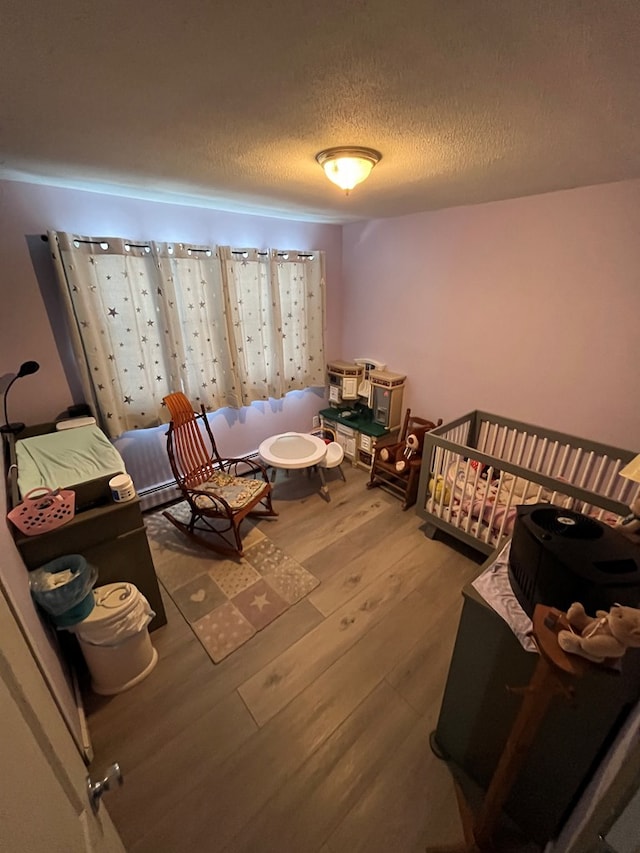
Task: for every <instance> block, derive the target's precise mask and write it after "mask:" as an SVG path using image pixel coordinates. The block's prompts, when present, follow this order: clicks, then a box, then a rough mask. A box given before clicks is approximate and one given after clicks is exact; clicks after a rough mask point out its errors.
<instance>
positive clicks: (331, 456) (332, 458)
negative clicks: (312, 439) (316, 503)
mask: <svg viewBox="0 0 640 853" xmlns="http://www.w3.org/2000/svg"><path fill="white" fill-rule="evenodd" d="M343 459H344V448H343V447H342V445H341V444H338V442H337V441H331V442H330V443H329V444H327V455H326V456H325V457H324V459H321V460H320V462H318V474H319V475H320V482H321V483H322V486H321V488H320V494H321V495H322V497H323V498H324V499H325V500H326V501H330V500H331V495H330V494H329V489H328V488H327V481H326V480H325V477H324V469H325V468H337V469H338V471H339V472H340V476H341V477H342V479H343V480H344V481H345V483H346V480H345V476H344V471H343V470H342V460H343Z"/></svg>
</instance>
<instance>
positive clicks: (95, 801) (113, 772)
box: [87, 761, 124, 814]
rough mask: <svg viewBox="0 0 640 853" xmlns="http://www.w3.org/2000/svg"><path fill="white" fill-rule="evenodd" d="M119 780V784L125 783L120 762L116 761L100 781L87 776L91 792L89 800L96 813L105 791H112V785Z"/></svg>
mask: <svg viewBox="0 0 640 853" xmlns="http://www.w3.org/2000/svg"><path fill="white" fill-rule="evenodd" d="M116 782H117V784H118V786H120V785H122V784H123V783H124V776H123V775H122V770H121V769H120V765H119V764H118V762H117V761H116V762H114V763H113V764H112V765H111V767H109V769H108V770H107V773H106V776H105V777H104V779H100V781H98V782H92V781H91V777H90V776H87V793H88V794H89V802H90V803H91V808H92V809H93V811H94V814H95V813H97V811H98V809H99V808H100V800H101V798H102V795H103V794H104V793H105V791H110V790H111V788H112V786H113V785H114V784H115V783H116Z"/></svg>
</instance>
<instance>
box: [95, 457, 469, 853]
mask: <svg viewBox="0 0 640 853" xmlns="http://www.w3.org/2000/svg"><path fill="white" fill-rule="evenodd" d="M344 468H345V474H346V478H347V479H346V482H342V481H341V480H340V479H336V478H334V477H332V476H331V475H330V476H331V482H330V484H329V488H330V493H331V498H332V499H331V502H330V503H328V504H327V503H325V502H324V501H323V500H322V499H321V498H320V496H319V494H318V491H317V483H316V482H315V481H314V479H313V478H311V479H308V478H306V477H304V476H303V475H292V476H291V477H290V478H282V479H281V480H280V481H279V482H278V483H277V484H276V486H275V491H274V497H275V505H276V508H277V509H278V511H279V512H280V517H279V519H278V520H276V521H268V520H261V521H260V522H259V526H260V527H261V529H264V530H265V532H266V533H267V534H268V536H269V537H270V538H271V539H272V540H273V541H274V542H276V544H278V545H280V546H281V547H282V548H283V549H284V550H286V552H287V553H288V554H290V555H291V556H292V557H294V558H295V559H296V560H298V561H299V562H300V563H302V564H303V565H304V566H306V567H307V568H308V569H309V570H310V571H312V572H313V573H314V574H315V575H316V576H317V577H319V578H320V579H321V584H320V586H319V587H318V588H317V589H315V590H314V591H313V592H312V593H311V594H310V595H309V596H307V598H306V599H304V600H303V601H301V602H299V603H298V604H297V605H295V606H294V607H292V608H291V609H290V610H288V611H287V612H286V613H284V614H283V615H282V616H281V617H279V618H278V619H276V620H275V622H273V623H272V624H271V625H269V626H268V627H267V628H265V629H264V630H263V631H261V632H259V633H258V634H257V635H256V636H255V637H253V639H252V640H250V641H249V642H248V643H246V644H245V645H244V646H242V647H241V648H240V649H239V650H237V651H236V652H234V653H233V654H232V655H231V656H230V657H229V658H227V659H225V660H224V661H222V662H221V663H220V664H217V665H216V664H214V663H213V662H212V661H211V659H210V658H209V657H208V655H207V654H206V652H205V651H204V649H203V648H202V646H201V645H200V643H199V642H198V640H197V639H196V637H195V636H194V635H193V633H192V631H191V629H190V627H189V625H188V624H187V623H186V622H185V620H184V619H183V617H182V616H181V614H180V613H179V612H178V610H177V609H176V607H175V605H174V604H173V602H172V601H171V599H170V598H169V597H168V596H165V605H166V608H167V616H168V624H167V625H166V626H165V627H163V628H160V629H159V630H158V631H155V632H154V633H153V635H152V640H153V643H154V645H155V646H156V648H157V649H158V653H159V662H158V665H157V666H156V668H155V670H154V671H153V672H152V673H151V675H150V676H149V677H148V678H147V679H146V680H145V681H143V682H142V683H141V684H139V685H137V686H136V687H135V688H133V689H132V690H130V691H128V692H126V693H123V694H120V695H118V696H115V697H111V698H109V699H107V698H100V697H96V696H93V695H88V696H87V697H86V703H87V714H88V723H89V729H90V732H91V736H92V738H93V746H94V751H95V759H94V763H93V766H92V773H93V775H95V776H98V775H99V773H100V771H101V770H103V769H104V768H105V767H106V765H108V764H110V763H111V762H113V761H116V760H117V761H119V762H120V764H121V766H122V769H123V772H124V776H125V785H124V787H123V788H122V789H121V790H118V791H116V792H114V793H110V794H109V795H108V796H107V797H106V799H105V804H106V806H107V809H108V810H109V812H110V813H111V815H112V817H113V819H114V821H115V823H116V826H117V827H118V830H119V832H120V834H121V836H122V839H123V841H124V844H125V846H126V848H127V850H129V851H131V853H151V851H153V853H174V851H175V853H179V851H180V853H181V851H189V853H200V851H202V853H205V851H206V853H215V851H225V853H249V851H260V853H269V851H274V853H275V851H278V853H347V851H348V852H349V853H356V851H365V850H366V851H367V853H377V851H380V853H382V851H384V852H385V853H388V851H390V850H393V851H400V853H413V851H421V850H423V849H424V847H425V845H426V844H439V843H453V842H457V841H461V840H462V830H461V826H460V821H459V817H458V810H457V805H456V799H455V795H454V790H453V785H452V782H451V778H450V775H449V772H448V770H447V768H446V766H445V765H444V764H442V763H441V762H440V761H438V760H437V759H436V758H435V757H434V756H433V755H432V753H431V751H430V749H429V745H428V735H429V732H430V731H431V730H432V729H433V727H434V725H435V723H436V720H437V715H438V711H439V706H440V701H441V696H442V691H443V688H444V683H445V679H446V675H447V671H448V664H449V659H450V657H451V652H452V648H453V641H454V637H455V633H456V629H457V624H458V616H459V612H460V608H461V604H462V599H461V595H460V590H461V588H462V586H463V585H464V584H465V583H466V582H467V581H468V580H469V579H470V578H471V577H473V575H474V574H475V573H476V572H477V570H478V562H479V560H480V558H477V560H476V559H472V558H471V557H470V556H467V555H466V554H463V553H461V552H460V551H458V550H456V549H454V548H452V547H451V546H450V545H448V544H444V543H443V542H439V541H432V540H429V539H427V538H426V537H425V536H424V534H423V533H422V531H421V529H420V519H418V517H417V516H416V515H415V514H414V513H413V512H412V510H409V511H407V512H402V510H401V505H400V502H399V501H398V500H397V499H396V498H393V497H391V496H390V495H387V494H386V493H384V492H383V491H381V490H380V489H374V490H372V491H368V490H367V489H366V488H365V484H366V481H367V476H366V474H365V473H364V472H362V471H359V470H356V469H347V466H344ZM176 535H179V534H178V532H177V531H176ZM212 559H216V558H215V556H212Z"/></svg>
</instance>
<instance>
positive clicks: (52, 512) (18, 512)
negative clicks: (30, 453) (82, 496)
mask: <svg viewBox="0 0 640 853" xmlns="http://www.w3.org/2000/svg"><path fill="white" fill-rule="evenodd" d="M75 510H76V493H75V492H74V491H73V490H72V489H56V490H55V491H52V490H51V489H45V488H41V489H32V490H31V491H30V492H27V494H26V495H25V496H24V498H23V500H22V503H21V504H18V506H16V507H14V508H13V509H12V510H11V512H9V513H7V518H8V519H9V521H11V522H12V523H13V524H15V526H16V527H17V528H18V530H19V531H20V532H21V533H24V534H25V536H37V535H38V533H46V532H47V531H49V530H55V529H56V527H60V526H61V525H62V524H65V522H67V521H70V520H71V519H72V518H73V516H74V515H75Z"/></svg>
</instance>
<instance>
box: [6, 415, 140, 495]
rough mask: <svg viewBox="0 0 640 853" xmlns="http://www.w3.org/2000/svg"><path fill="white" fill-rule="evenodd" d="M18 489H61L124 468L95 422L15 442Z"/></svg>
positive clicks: (121, 460)
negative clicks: (90, 424)
mask: <svg viewBox="0 0 640 853" xmlns="http://www.w3.org/2000/svg"><path fill="white" fill-rule="evenodd" d="M16 462H17V466H18V489H19V490H20V495H21V496H22V497H24V495H26V494H27V492H30V491H31V490H32V489H36V488H43V487H45V488H49V489H63V488H68V487H69V486H76V485H78V484H79V483H85V482H88V481H91V480H97V479H99V478H103V477H109V476H112V475H114V474H119V473H122V472H124V471H125V470H126V469H125V465H124V462H123V459H122V456H120V454H119V453H118V451H117V450H116V449H115V447H114V446H113V445H112V444H111V442H110V441H109V439H108V438H107V436H106V435H105V434H104V433H103V432H102V430H101V429H100V428H99V427H97V426H95V425H92V426H84V427H77V428H76V429H69V430H61V431H59V432H51V433H46V434H45V435H36V436H33V437H32V438H24V439H21V440H20V441H17V442H16Z"/></svg>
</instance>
